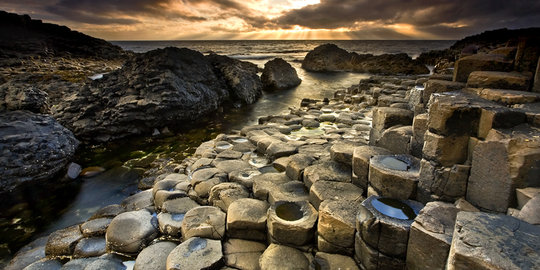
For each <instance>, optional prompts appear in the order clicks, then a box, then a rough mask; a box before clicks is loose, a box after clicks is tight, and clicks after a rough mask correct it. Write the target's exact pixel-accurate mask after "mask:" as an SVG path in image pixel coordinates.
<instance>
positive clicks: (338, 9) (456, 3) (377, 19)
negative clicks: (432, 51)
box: [0, 0, 540, 40]
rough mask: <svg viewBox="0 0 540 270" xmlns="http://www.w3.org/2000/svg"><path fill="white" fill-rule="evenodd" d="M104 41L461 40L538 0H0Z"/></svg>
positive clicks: (500, 24) (521, 23)
mask: <svg viewBox="0 0 540 270" xmlns="http://www.w3.org/2000/svg"><path fill="white" fill-rule="evenodd" d="M0 9H2V10H5V11H8V12H14V13H19V14H28V15H30V16H31V17H32V18H34V19H41V20H43V21H45V22H51V23H56V24H61V25H66V26H68V27H70V28H71V29H74V30H77V31H80V32H83V33H85V34H88V35H91V36H94V37H99V38H103V39H106V40H220V39H300V40H301V39H367V40H377V39H452V40H454V39H461V38H463V37H465V36H468V35H472V34H477V33H480V32H482V31H485V30H493V29H499V28H510V29H516V28H525V27H539V26H540V1H538V0H450V1H449V0H404V1H398V0H304V1H301V0H1V3H0Z"/></svg>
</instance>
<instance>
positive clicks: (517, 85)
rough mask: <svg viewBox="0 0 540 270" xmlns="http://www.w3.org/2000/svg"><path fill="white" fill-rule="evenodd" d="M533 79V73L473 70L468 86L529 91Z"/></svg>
mask: <svg viewBox="0 0 540 270" xmlns="http://www.w3.org/2000/svg"><path fill="white" fill-rule="evenodd" d="M531 80H532V76H531V75H524V74H522V73H519V72H500V71H473V72H471V74H470V75H469V78H468V80H467V87H470V88H494V89H509V90H520V91H527V90H529V88H530V86H531Z"/></svg>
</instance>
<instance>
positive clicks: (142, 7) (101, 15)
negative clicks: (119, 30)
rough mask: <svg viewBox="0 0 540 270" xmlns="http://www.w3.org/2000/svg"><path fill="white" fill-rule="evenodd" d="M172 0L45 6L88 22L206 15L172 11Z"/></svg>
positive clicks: (92, 0)
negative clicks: (123, 16) (169, 7)
mask: <svg viewBox="0 0 540 270" xmlns="http://www.w3.org/2000/svg"><path fill="white" fill-rule="evenodd" d="M170 2H171V0H60V1H59V2H58V3H56V4H54V5H49V6H46V7H45V9H46V10H47V11H49V12H51V13H53V14H56V15H59V16H63V17H64V18H66V19H69V20H72V21H76V22H83V23H90V24H113V23H116V24H134V23H138V22H139V21H138V20H135V19H123V18H117V16H119V15H128V16H139V15H145V16H153V17H164V18H168V19H183V20H188V21H203V20H205V18H203V17H200V16H194V15H192V14H189V13H183V12H179V11H171V10H168V9H166V6H167V5H168V4H169V3H170Z"/></svg>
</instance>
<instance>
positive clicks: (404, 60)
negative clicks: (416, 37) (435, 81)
mask: <svg viewBox="0 0 540 270" xmlns="http://www.w3.org/2000/svg"><path fill="white" fill-rule="evenodd" d="M302 67H303V68H304V69H306V70H309V71H318V72H324V71H353V72H361V73H375V74H427V73H429V70H428V68H427V67H426V66H425V65H424V64H422V63H420V62H418V61H415V60H412V59H411V58H410V57H409V56H408V55H407V54H405V53H400V54H383V55H377V56H374V55H371V54H357V53H354V52H353V53H349V52H347V51H345V50H343V49H341V48H339V47H338V46H336V45H334V44H324V45H321V46H319V47H317V48H315V49H314V50H312V51H310V52H309V53H308V54H307V55H306V57H305V58H304V60H303V61H302Z"/></svg>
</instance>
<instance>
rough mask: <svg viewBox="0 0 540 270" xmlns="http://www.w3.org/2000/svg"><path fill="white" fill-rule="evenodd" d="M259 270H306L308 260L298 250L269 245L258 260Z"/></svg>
mask: <svg viewBox="0 0 540 270" xmlns="http://www.w3.org/2000/svg"><path fill="white" fill-rule="evenodd" d="M259 267H260V269H261V270H272V269H284V270H293V269H308V267H309V260H308V258H307V257H306V256H305V255H304V253H302V252H301V251H300V250H298V249H295V248H292V247H288V246H283V245H278V244H270V246H268V248H267V249H266V250H265V251H264V252H263V254H262V255H261V257H260V259H259Z"/></svg>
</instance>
